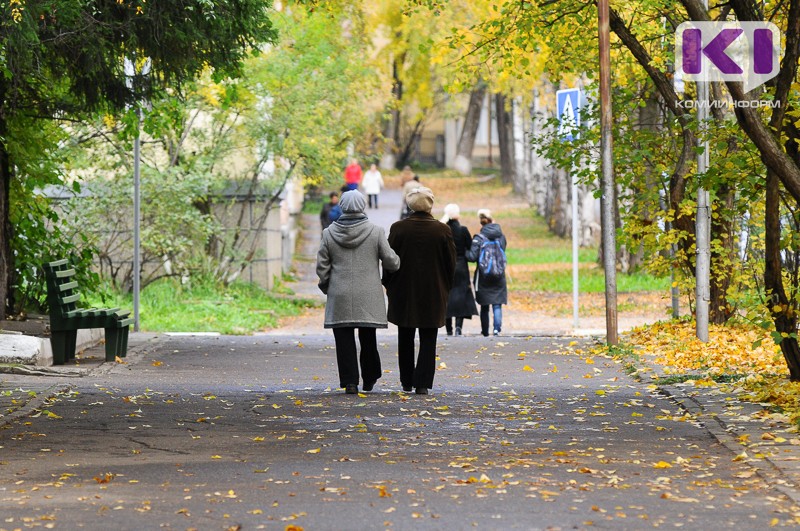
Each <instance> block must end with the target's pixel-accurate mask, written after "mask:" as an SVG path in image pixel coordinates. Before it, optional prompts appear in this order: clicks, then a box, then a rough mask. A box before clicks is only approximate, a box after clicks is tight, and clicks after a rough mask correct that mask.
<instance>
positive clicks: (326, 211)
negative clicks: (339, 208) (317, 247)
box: [319, 192, 339, 230]
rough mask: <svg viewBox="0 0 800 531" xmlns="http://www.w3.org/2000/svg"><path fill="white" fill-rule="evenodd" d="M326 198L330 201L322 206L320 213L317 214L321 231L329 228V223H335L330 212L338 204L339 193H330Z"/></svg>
mask: <svg viewBox="0 0 800 531" xmlns="http://www.w3.org/2000/svg"><path fill="white" fill-rule="evenodd" d="M328 197H329V198H330V201H328V202H327V203H325V204H324V205H322V211H321V212H320V213H319V223H320V225H322V230H325V229H327V228H328V227H330V225H331V223H333V222H334V221H336V220H332V219H331V210H332V209H333V207H335V206H336V205H337V204H339V193H338V192H331V193H330V194H329V195H328Z"/></svg>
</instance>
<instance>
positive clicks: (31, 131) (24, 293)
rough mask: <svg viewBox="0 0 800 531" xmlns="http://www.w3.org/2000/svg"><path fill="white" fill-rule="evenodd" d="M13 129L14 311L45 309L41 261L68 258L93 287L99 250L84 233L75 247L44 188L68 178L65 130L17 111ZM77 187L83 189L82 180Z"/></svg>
mask: <svg viewBox="0 0 800 531" xmlns="http://www.w3.org/2000/svg"><path fill="white" fill-rule="evenodd" d="M9 127H10V128H11V129H12V130H14V131H16V133H17V134H15V135H14V136H13V137H9V138H8V139H7V141H6V145H7V149H8V152H9V156H10V157H11V159H13V160H16V161H19V163H18V164H17V165H16V173H17V179H14V180H12V181H11V182H10V183H9V189H10V213H9V219H10V222H11V224H12V225H13V227H14V230H13V232H12V241H11V245H12V248H13V249H14V265H15V272H14V275H13V277H12V283H11V288H12V290H13V297H12V298H13V305H12V308H11V309H12V311H14V312H15V313H18V312H23V311H24V312H30V311H33V312H38V313H46V311H47V305H46V297H47V287H46V285H45V279H44V275H43V271H42V265H43V264H44V263H45V262H50V261H53V260H57V259H60V258H68V259H69V260H70V262H71V263H72V264H74V266H75V267H76V270H77V273H78V276H77V279H78V281H79V282H81V285H85V286H87V287H89V288H91V287H92V286H94V285H96V284H97V281H98V277H97V275H96V274H95V273H92V271H91V269H90V267H89V266H90V264H91V260H92V255H93V254H94V251H95V250H94V248H93V247H92V245H91V243H90V242H88V241H87V240H86V238H85V236H81V240H82V245H81V246H79V247H78V248H76V247H75V246H74V245H73V241H72V238H71V237H70V236H69V234H66V233H64V232H63V231H62V230H61V228H60V225H59V214H58V213H57V212H56V210H54V208H53V205H52V202H51V200H50V199H48V198H47V197H46V196H45V195H44V189H45V187H47V186H49V185H58V184H60V183H61V182H62V178H63V162H64V150H62V149H60V147H59V144H60V143H63V142H64V141H65V140H66V134H65V132H64V131H63V129H61V128H60V127H58V125H57V124H56V123H55V122H52V121H48V120H35V121H31V120H30V119H27V118H23V117H21V116H18V115H15V116H13V117H12V118H11V120H10V123H9ZM74 190H75V191H78V190H79V186H77V184H76V185H75V187H74Z"/></svg>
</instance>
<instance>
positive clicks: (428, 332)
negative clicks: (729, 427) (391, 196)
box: [383, 187, 456, 395]
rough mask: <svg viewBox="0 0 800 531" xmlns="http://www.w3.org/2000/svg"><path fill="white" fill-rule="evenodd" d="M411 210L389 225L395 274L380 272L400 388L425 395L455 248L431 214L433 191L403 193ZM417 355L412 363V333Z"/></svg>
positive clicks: (450, 235) (446, 230)
mask: <svg viewBox="0 0 800 531" xmlns="http://www.w3.org/2000/svg"><path fill="white" fill-rule="evenodd" d="M406 202H407V203H408V206H409V208H410V209H411V210H413V213H412V214H411V215H410V216H409V217H408V218H406V219H404V220H401V221H398V222H396V223H394V224H393V225H392V227H391V229H389V245H390V246H391V248H392V249H394V251H395V252H396V253H397V255H398V256H399V257H400V269H399V270H398V271H397V272H396V273H387V272H384V276H383V281H384V285H385V286H386V294H387V295H388V297H389V310H388V312H387V317H388V319H389V322H391V323H394V324H396V325H397V328H398V330H397V354H398V363H399V365H400V383H401V385H402V386H403V390H404V391H406V392H409V391H411V388H412V387H415V388H416V392H417V394H421V395H426V394H428V389H430V388H431V387H433V377H434V373H435V372H436V336H437V333H438V328H439V327H441V326H442V325H444V320H445V314H446V312H447V299H448V295H449V294H450V288H451V287H452V285H453V275H454V273H455V267H456V247H455V243H454V242H453V233H452V231H451V230H450V228H449V227H447V225H444V224H443V223H439V221H438V220H436V218H434V217H433V216H431V207H433V193H432V192H431V191H430V189H429V188H424V187H420V188H414V189H413V190H411V191H410V192H409V194H408V195H407V196H406ZM417 329H419V356H418V359H417V362H416V364H415V363H414V336H415V334H416V331H417Z"/></svg>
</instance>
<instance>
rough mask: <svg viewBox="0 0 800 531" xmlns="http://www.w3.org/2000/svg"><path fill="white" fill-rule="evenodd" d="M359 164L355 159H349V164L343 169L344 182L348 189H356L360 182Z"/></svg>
mask: <svg viewBox="0 0 800 531" xmlns="http://www.w3.org/2000/svg"><path fill="white" fill-rule="evenodd" d="M361 177H362V174H361V166H359V164H358V161H357V160H356V159H350V164H348V165H347V167H346V168H345V169H344V184H345V186H347V189H348V190H357V189H358V185H359V184H361Z"/></svg>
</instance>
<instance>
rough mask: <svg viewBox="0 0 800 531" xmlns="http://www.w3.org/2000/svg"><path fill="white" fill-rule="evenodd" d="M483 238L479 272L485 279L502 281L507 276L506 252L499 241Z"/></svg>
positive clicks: (479, 257)
mask: <svg viewBox="0 0 800 531" xmlns="http://www.w3.org/2000/svg"><path fill="white" fill-rule="evenodd" d="M481 237H482V238H483V243H482V244H481V254H480V256H478V270H479V271H480V272H481V275H482V276H483V277H484V278H489V279H500V278H502V277H503V276H504V275H505V274H506V252H505V251H504V250H503V248H502V247H501V246H500V241H499V240H489V239H486V237H484V236H481Z"/></svg>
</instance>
